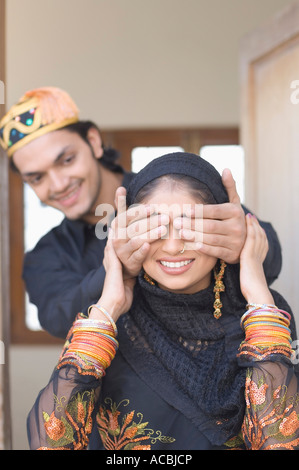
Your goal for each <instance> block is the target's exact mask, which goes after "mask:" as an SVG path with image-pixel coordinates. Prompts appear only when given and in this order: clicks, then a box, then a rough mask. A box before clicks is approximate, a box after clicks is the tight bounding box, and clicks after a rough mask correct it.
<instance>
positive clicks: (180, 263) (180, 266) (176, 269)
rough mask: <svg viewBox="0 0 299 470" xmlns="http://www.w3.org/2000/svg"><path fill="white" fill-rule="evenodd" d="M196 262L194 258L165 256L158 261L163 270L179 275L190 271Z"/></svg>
mask: <svg viewBox="0 0 299 470" xmlns="http://www.w3.org/2000/svg"><path fill="white" fill-rule="evenodd" d="M193 262H194V258H184V259H180V260H178V259H177V258H164V259H160V260H158V261H157V263H158V264H159V266H160V268H161V269H162V271H163V272H164V273H166V274H170V275H179V274H183V273H185V272H186V271H188V270H189V269H190V267H191V265H192V263H193Z"/></svg>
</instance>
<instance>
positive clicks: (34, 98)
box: [0, 87, 79, 157]
mask: <svg viewBox="0 0 299 470" xmlns="http://www.w3.org/2000/svg"><path fill="white" fill-rule="evenodd" d="M78 121H79V111H78V108H77V106H76V104H75V103H74V101H73V100H72V98H71V97H70V96H69V95H68V93H66V92H65V91H63V90H61V89H60V88H55V87H44V88H36V89H34V90H31V91H27V93H25V95H24V96H22V98H21V99H20V100H19V101H18V103H16V104H15V105H13V106H12V107H11V109H10V110H9V111H8V112H7V113H6V115H5V116H4V117H3V118H2V119H1V121H0V145H1V147H3V149H4V150H5V151H6V152H7V155H8V156H9V157H11V156H12V155H13V153H14V152H15V151H16V150H18V149H19V148H21V147H23V146H24V145H26V144H27V143H28V142H30V141H32V140H34V139H36V138H37V137H39V136H41V135H43V134H46V133H47V132H51V131H55V130H57V129H61V128H62V127H65V126H68V125H70V124H73V123H75V122H78Z"/></svg>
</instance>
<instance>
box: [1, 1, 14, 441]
mask: <svg viewBox="0 0 299 470" xmlns="http://www.w3.org/2000/svg"><path fill="white" fill-rule="evenodd" d="M5 7H6V5H5V0H0V80H1V86H2V88H3V89H2V90H1V100H0V117H2V116H3V115H4V113H5V83H6V74H5V12H6V8H5ZM8 184H9V183H8V160H7V156H6V155H5V153H4V151H3V150H2V149H1V151H0V217H1V224H0V339H1V341H2V343H1V345H2V346H4V348H1V352H0V354H1V357H0V359H1V360H0V373H1V377H0V394H1V395H2V396H1V405H0V406H1V409H0V449H2V450H9V449H11V416H10V386H9V347H10V331H9V295H8V293H9V255H8V253H9V212H8V207H9V206H8ZM3 353H4V357H2V356H3Z"/></svg>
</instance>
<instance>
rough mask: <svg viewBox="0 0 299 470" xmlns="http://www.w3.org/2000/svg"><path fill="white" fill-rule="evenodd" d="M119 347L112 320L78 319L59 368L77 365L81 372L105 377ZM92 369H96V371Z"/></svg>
mask: <svg viewBox="0 0 299 470" xmlns="http://www.w3.org/2000/svg"><path fill="white" fill-rule="evenodd" d="M117 349H118V341H117V340H116V337H115V329H114V327H113V324H111V322H110V321H109V322H106V321H103V320H97V319H89V318H87V319H82V318H80V319H77V320H76V321H75V322H74V324H73V327H72V335H71V337H70V339H69V343H68V344H67V346H66V349H65V351H64V352H63V354H62V357H61V360H60V363H59V368H61V367H62V366H63V365H64V364H72V365H75V366H76V367H77V368H78V370H79V372H80V373H81V374H87V373H88V374H91V375H95V376H97V377H103V376H104V375H105V370H106V369H107V368H108V367H109V366H110V364H111V361H112V360H113V359H114V357H115V354H116V351H117ZM91 369H93V370H95V372H94V373H92V372H91Z"/></svg>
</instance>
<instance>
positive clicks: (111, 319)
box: [88, 304, 117, 335]
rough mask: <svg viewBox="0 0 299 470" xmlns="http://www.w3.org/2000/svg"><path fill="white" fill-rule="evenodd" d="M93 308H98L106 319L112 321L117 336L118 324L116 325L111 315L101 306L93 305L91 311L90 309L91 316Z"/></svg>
mask: <svg viewBox="0 0 299 470" xmlns="http://www.w3.org/2000/svg"><path fill="white" fill-rule="evenodd" d="M93 307H94V308H97V309H98V310H100V312H102V313H103V314H104V315H105V317H106V318H108V320H109V321H110V323H111V325H112V327H113V329H114V332H115V334H116V335H117V327H116V324H115V322H114V320H113V318H112V317H111V315H110V314H109V313H108V312H107V310H106V309H105V308H104V307H102V306H101V305H97V304H93V305H91V306H90V307H89V309H88V315H89V312H90V310H91V309H92V308H93Z"/></svg>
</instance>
